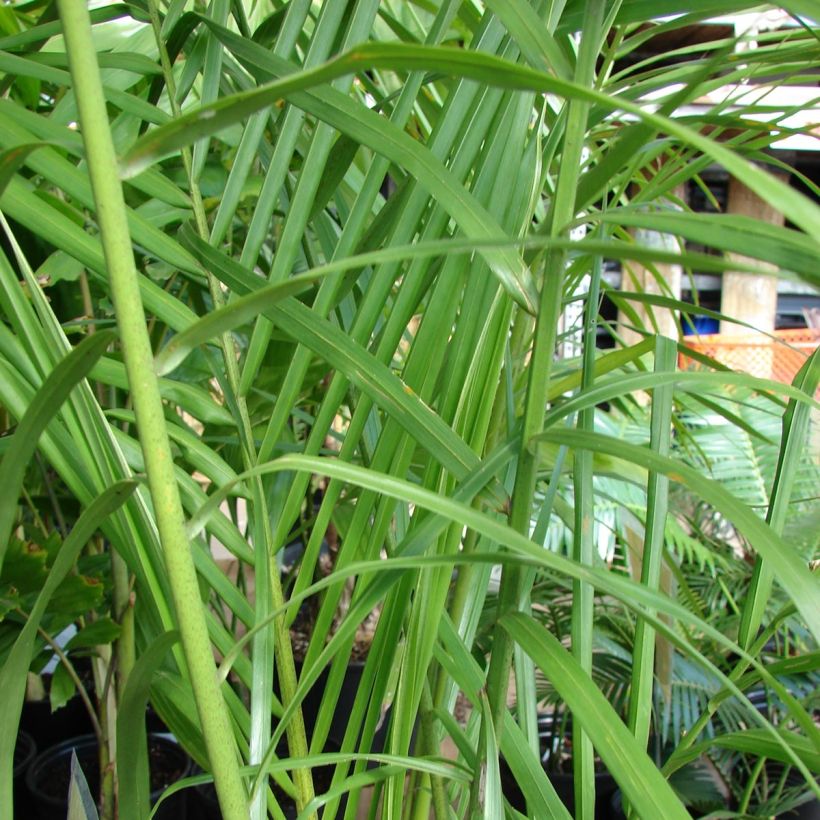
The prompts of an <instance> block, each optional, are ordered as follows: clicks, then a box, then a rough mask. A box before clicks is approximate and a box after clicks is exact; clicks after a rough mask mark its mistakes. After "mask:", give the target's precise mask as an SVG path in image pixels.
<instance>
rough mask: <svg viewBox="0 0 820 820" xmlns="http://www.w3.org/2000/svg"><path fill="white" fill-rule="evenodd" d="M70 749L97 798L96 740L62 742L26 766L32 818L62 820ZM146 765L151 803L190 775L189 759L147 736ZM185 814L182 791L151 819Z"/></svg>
mask: <svg viewBox="0 0 820 820" xmlns="http://www.w3.org/2000/svg"><path fill="white" fill-rule="evenodd" d="M72 750H74V751H75V752H76V753H77V759H78V761H79V763H80V766H81V767H82V770H83V773H84V774H85V776H86V779H87V780H88V787H89V789H90V790H91V793H92V794H93V795H95V796H96V795H97V793H98V792H99V786H100V773H99V765H98V760H97V739H96V738H95V737H94V736H93V735H84V736H82V737H75V738H72V739H70V740H67V741H64V742H63V743H59V744H57V745H56V746H52V747H51V748H50V749H46V750H45V751H44V752H43V753H42V754H40V755H38V756H37V758H36V759H35V760H34V762H33V763H32V764H31V766H30V767H29V770H28V774H27V775H26V786H27V787H28V791H29V795H30V798H31V804H32V807H33V813H32V817H33V818H36V819H37V820H65V817H66V812H67V810H68V785H69V773H70V770H71V768H70V767H71V752H72ZM148 765H149V770H150V773H151V802H152V803H153V802H155V801H156V800H158V799H159V797H160V795H161V794H162V792H163V791H164V790H165V789H166V788H167V787H168V786H170V785H171V784H172V783H175V782H176V781H177V780H181V779H182V778H183V777H185V776H186V775H187V774H188V773H189V771H190V769H191V760H190V758H189V757H188V755H187V754H185V752H184V751H183V749H182V747H181V746H180V745H179V744H178V743H177V742H176V741H175V740H173V739H172V738H169V737H165V736H163V735H149V736H148ZM186 814H187V796H186V792H185V791H184V790H183V791H181V792H177V793H176V794H174V795H173V796H171V797H169V798H168V799H167V800H165V801H164V802H163V804H162V805H161V806H160V808H159V810H158V811H157V812H156V814H155V815H154V817H155V818H158V820H185V817H186Z"/></svg>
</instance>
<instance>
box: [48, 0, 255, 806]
mask: <svg viewBox="0 0 820 820" xmlns="http://www.w3.org/2000/svg"><path fill="white" fill-rule="evenodd" d="M58 8H59V11H60V19H61V21H62V26H63V32H64V36H65V41H66V48H67V51H68V56H69V66H70V69H71V75H72V79H73V81H74V90H75V94H76V100H77V107H78V109H79V115H80V126H81V129H82V135H83V142H84V145H85V150H86V157H87V161H88V170H89V175H90V177H91V185H92V190H93V193H94V200H95V203H96V207H97V220H98V223H99V228H100V234H101V240H102V245H103V253H104V255H105V261H106V266H107V268H108V275H109V277H110V281H111V290H112V296H113V301H114V308H115V312H116V315H117V324H118V327H119V330H120V336H121V339H122V345H123V355H124V359H125V367H126V371H127V373H128V380H129V385H130V387H131V395H132V396H133V399H134V411H135V413H136V417H137V427H138V430H139V437H140V443H141V445H142V451H143V455H144V458H145V467H146V472H147V474H148V486H149V489H150V491H151V497H152V500H153V504H154V511H155V515H156V519H157V527H158V530H159V536H160V541H161V544H162V547H163V553H164V556H165V564H166V569H167V571H168V578H169V582H170V586H171V592H172V595H173V599H174V605H175V609H176V616H177V621H178V624H179V631H180V636H181V639H182V647H183V651H184V654H185V660H186V663H187V666H188V674H189V678H190V681H191V685H192V688H193V693H194V699H195V702H196V707H197V711H198V713H199V719H200V723H201V725H202V732H203V736H204V740H205V746H206V748H207V751H208V756H209V759H210V763H211V767H212V770H213V773H214V779H215V782H216V790H217V794H218V796H219V804H220V808H221V810H222V814H223V817H225V818H226V819H227V820H245V819H246V818H247V817H248V807H247V797H246V794H245V788H244V786H243V783H242V779H241V777H240V774H239V761H238V757H237V751H236V746H235V743H234V740H233V732H232V730H231V725H230V721H229V718H228V712H227V709H226V706H225V702H224V700H223V698H222V695H221V693H220V691H219V684H218V682H217V677H216V664H215V662H214V657H213V653H212V651H211V644H210V640H209V637H208V628H207V624H206V620H205V611H204V609H203V606H202V603H201V600H200V596H199V586H198V583H197V576H196V569H195V567H194V561H193V556H192V554H191V549H190V544H189V541H188V537H187V535H186V532H185V519H184V514H183V509H182V503H181V501H180V497H179V490H178V487H177V483H176V477H175V475H174V462H173V458H172V455H171V447H170V443H169V440H168V434H167V430H166V427H165V417H164V415H163V406H162V399H161V397H160V393H159V386H158V382H157V377H156V375H155V373H154V368H153V355H152V351H151V344H150V340H149V338H148V332H147V330H146V326H145V312H144V310H143V305H142V299H141V296H140V291H139V284H138V280H137V271H136V267H135V264H134V256H133V251H132V248H131V237H130V234H129V229H128V221H127V216H126V210H125V201H124V199H123V192H122V185H121V183H120V179H119V173H118V168H117V158H116V154H115V152H114V145H113V141H112V139H111V132H110V130H109V124H108V115H107V112H106V106H105V97H104V95H103V89H102V81H101V79H100V73H99V66H98V64H97V59H96V51H95V48H94V41H93V38H92V32H91V20H90V17H89V13H88V6H87V4H86V3H85V2H84V1H83V0H59V2H58Z"/></svg>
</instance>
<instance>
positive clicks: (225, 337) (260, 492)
mask: <svg viewBox="0 0 820 820" xmlns="http://www.w3.org/2000/svg"><path fill="white" fill-rule="evenodd" d="M148 12H149V16H150V18H151V25H152V27H153V29H154V36H155V39H156V43H157V49H158V51H159V57H160V64H161V65H162V71H163V75H164V77H165V84H166V86H167V89H168V97H169V100H170V104H171V111H172V113H173V114H174V116H179V115H180V114H181V110H180V107H179V102H178V100H177V98H176V81H175V79H174V73H173V68H172V66H171V61H170V58H169V55H168V50H167V48H166V47H165V42H164V40H163V38H162V23H161V21H160V16H159V10H158V8H157V4H156V0H148ZM181 155H182V163H183V166H184V167H185V173H186V176H187V177H188V185H189V189H190V192H191V202H192V204H193V211H194V222H195V224H196V230H197V233H198V234H199V236H200V238H201V239H203V240H204V241H205V242H208V241H209V238H210V237H209V231H208V221H207V218H206V215H205V206H204V204H203V201H202V194H201V191H200V188H199V183H198V182H197V180H196V177H195V174H194V165H193V159H192V156H191V151H190V149H189V148H187V147H186V148H183V149H182V151H181ZM207 279H208V290H209V292H210V294H211V298H212V300H213V303H214V307H215V308H219V307H221V306H222V305H223V304H224V301H225V300H224V297H223V294H222V290H221V286H220V283H219V282H218V281H217V279H216V278H215V277H214V276H213V274H211V273H210V271H208V272H207ZM219 341H220V347H221V349H222V361H223V363H224V367H225V374H226V377H227V380H228V387H229V388H230V390H231V392H232V393H233V400H234V402H235V404H236V408H237V411H238V413H239V417H240V424H239V425H238V432H239V437H240V442H241V445H242V446H241V451H242V461H243V463H244V466H245V469H246V470H250V469H252V468H253V467H254V466H256V464H257V463H258V454H257V451H256V447H255V444H254V434H253V428H252V426H251V420H250V414H249V413H248V405H247V400H246V398H245V396H244V395H242V394H241V392H240V390H239V381H240V375H239V366H238V364H237V362H238V360H239V357H238V351H237V348H236V343H235V342H234V339H233V336H232V335H231V334H230V333H224V334H222V336H221V337H220V340H219ZM251 485H252V492H253V511H254V516H253V522H254V524H253V529H254V537H253V542H254V551H255V558H256V560H255V562H254V571H255V574H256V620H257V622H259V623H261V622H263V621H264V620H265V619H266V618H267V617H268V614H269V613H270V611H271V610H281V609H282V606H283V605H284V602H285V598H284V594H283V591H282V583H281V580H280V578H279V573H278V572H277V571H276V567H275V564H274V563H273V562H272V560H271V558H272V552H273V548H274V543H273V533H272V531H271V527H270V516H269V513H268V502H267V498H266V496H265V491H264V486H263V484H262V478H261V477H259V476H257V477H255V478H254V479H253V480H252V482H251ZM271 654H273V655H274V657H275V660H276V668H277V671H278V673H279V685H280V690H281V693H282V700H283V702H284V705H285V706H287V705H288V704H289V703H290V702H291V701H292V700H293V695H294V693H295V691H296V686H297V678H296V665H295V662H294V658H293V648H292V646H291V642H290V631H289V629H288V624H287V620H286V618H285V616H284V615H282V616H280V617H278V618H276V619H274V621H273V623H272V624H271V625H270V626H269V627H267V628H266V629H264V630H260V631H259V632H258V633H257V635H256V637H255V638H254V642H253V658H254V663H255V664H256V665H257V666H258V667H259V670H258V672H259V673H258V674H254V676H253V681H254V687H253V691H252V692H251V727H252V728H251V738H250V758H249V762H250V764H251V765H253V764H254V763H259V762H260V761H261V760H262V758H263V757H264V755H265V752H266V751H267V746H268V744H269V743H270V738H271V730H270V713H271V697H272V692H273V680H272V668H271V669H270V672H269V671H268V668H267V667H271ZM287 738H288V748H289V750H290V753H291V756H293V757H306V756H307V754H308V742H307V733H306V731H305V722H304V718H303V715H302V710H301V707H300V708H298V709H297V710H296V712H295V713H294V715H293V719H292V720H291V721H290V722H289V723H288V727H287ZM293 779H294V783H295V785H296V792H297V800H296V803H297V806H298V808H299V809H300V810H301V809H303V808H304V807H305V806H306V805H307V804H308V803H310V801H311V800H312V799H313V796H314V791H313V778H312V775H311V771H310V769H306V768H300V769H296V770H295V771H294V772H293ZM251 812H252V815H253V816H254V817H256V818H262V817H264V816H266V806H265V797H264V794H263V793H262V792H259V795H258V798H257V799H256V800H254V802H253V804H252V805H251ZM312 816H315V815H312Z"/></svg>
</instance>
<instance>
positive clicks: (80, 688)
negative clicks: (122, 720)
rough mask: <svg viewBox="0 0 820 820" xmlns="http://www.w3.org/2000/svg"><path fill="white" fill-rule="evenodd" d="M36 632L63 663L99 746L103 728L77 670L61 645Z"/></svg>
mask: <svg viewBox="0 0 820 820" xmlns="http://www.w3.org/2000/svg"><path fill="white" fill-rule="evenodd" d="M17 612H18V614H20V615H22V616H23V617H24V618H28V615H27V614H26V613H25V612H23V611H22V610H21V609H18V610H17ZM37 632H38V634H39V635H40V637H41V638H42V639H43V640H44V641H45V642H46V643H47V644H48V645H49V646H50V647H51V649H52V650H53V652H54V654H55V655H56V656H57V657H58V658H59V659H60V663H62V664H63V666H64V667H65V670H66V672H68V676H69V677H70V678H71V680H72V681H73V682H74V686H75V687H76V689H77V694H78V695H79V696H80V700H81V701H82V702H83V706H84V707H85V711H86V712H87V713H88V717H89V719H90V721H91V728H92V729H93V731H94V735H95V736H96V738H97V742H98V743H99V744H100V746H102V745H103V729H102V726H101V724H100V721H99V718H98V717H97V710H96V709H95V708H94V704H93V703H92V702H91V698H89V697H88V692H86V691H85V685H84V684H83V682H82V680H80V676H79V675H78V674H77V670H76V669H75V668H74V664H73V663H71V661H70V660H69V659H68V655H66V653H65V652H63V649H62V647H61V646H60V644H58V643H57V641H55V640H54V638H52V637H51V635H49V634H48V632H46V631H45V630H44V629H43V628H42V627H37Z"/></svg>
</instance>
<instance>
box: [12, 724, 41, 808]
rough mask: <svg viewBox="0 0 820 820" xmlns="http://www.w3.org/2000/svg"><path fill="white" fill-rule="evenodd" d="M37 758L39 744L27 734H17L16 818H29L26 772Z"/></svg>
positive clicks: (15, 761) (15, 756)
mask: <svg viewBox="0 0 820 820" xmlns="http://www.w3.org/2000/svg"><path fill="white" fill-rule="evenodd" d="M36 756H37V744H36V743H35V742H34V738H33V737H32V736H31V735H30V734H28V733H27V732H18V733H17V743H16V744H15V746H14V769H13V772H14V814H15V816H16V817H20V818H23V817H27V816H28V815H29V813H30V806H29V802H28V792H27V791H26V772H27V771H28V769H29V766H31V762H32V761H33V760H34V758H35V757H36Z"/></svg>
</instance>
